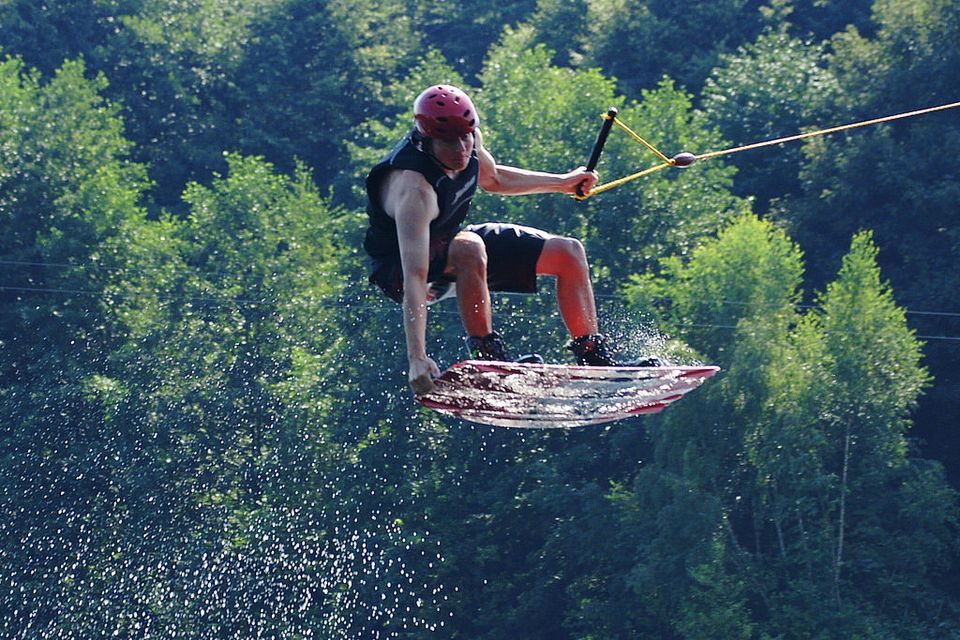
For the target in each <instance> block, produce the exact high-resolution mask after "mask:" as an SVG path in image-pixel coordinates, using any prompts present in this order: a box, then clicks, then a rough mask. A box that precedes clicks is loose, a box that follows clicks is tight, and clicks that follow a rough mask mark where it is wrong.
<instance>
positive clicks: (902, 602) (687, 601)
mask: <svg viewBox="0 0 960 640" xmlns="http://www.w3.org/2000/svg"><path fill="white" fill-rule="evenodd" d="M876 256H877V250H876V247H875V246H874V245H873V244H872V241H871V239H870V237H869V235H867V234H861V235H858V236H856V237H855V238H854V240H853V244H852V247H851V250H850V253H849V254H848V256H847V257H846V258H845V260H844V266H843V268H842V269H841V271H840V273H839V275H838V277H837V279H836V281H834V282H833V283H832V284H831V285H830V286H829V287H828V288H827V290H826V292H825V293H824V294H823V295H822V296H821V297H820V298H819V300H818V302H819V305H818V307H817V308H816V309H814V310H811V311H809V312H808V313H806V314H803V315H800V314H799V313H798V311H797V307H796V302H797V300H798V299H799V291H798V286H799V284H800V281H801V273H802V271H801V268H802V262H801V260H800V253H799V250H798V249H797V247H796V245H794V244H793V243H792V242H791V241H790V240H789V239H788V238H787V237H786V235H785V234H784V233H783V232H782V231H777V230H775V228H774V227H773V226H772V225H771V223H769V222H760V221H757V220H756V219H755V218H751V217H749V216H747V217H744V218H742V219H740V220H738V221H737V222H736V223H734V224H733V225H731V226H730V227H729V228H728V229H726V230H725V231H724V232H723V233H721V235H720V236H718V238H717V240H716V241H711V242H707V243H705V244H704V245H703V246H702V247H700V248H699V249H697V250H696V251H695V252H694V254H693V256H692V258H691V260H690V261H689V263H682V262H680V261H679V260H670V261H668V263H667V265H666V269H665V270H664V276H663V277H662V278H652V277H647V278H644V279H637V280H636V281H635V282H634V284H633V285H631V287H629V288H628V295H630V296H631V298H632V299H633V300H634V301H635V303H636V304H640V305H646V304H647V303H648V301H649V300H650V297H651V296H655V297H660V298H667V299H669V300H670V301H671V307H672V308H671V309H670V311H669V313H668V314H667V315H665V316H664V322H665V323H666V324H667V326H671V325H672V326H676V327H677V328H678V329H681V328H682V327H683V325H690V326H691V327H692V328H691V329H688V330H687V331H684V332H683V333H682V335H685V337H686V338H687V339H689V340H690V342H691V344H693V345H706V347H703V348H705V349H707V352H708V353H710V354H712V355H711V360H713V361H718V362H721V363H726V367H725V368H726V369H727V371H726V373H725V376H724V378H723V379H721V380H720V381H718V382H717V383H716V384H711V385H710V386H708V387H707V388H705V389H703V390H701V391H698V395H697V402H699V403H701V404H700V406H696V403H695V402H694V401H693V400H694V399H693V398H691V399H690V400H689V401H688V400H685V401H684V402H683V403H681V404H680V405H678V406H676V407H673V408H671V410H670V412H669V413H665V414H664V415H663V417H662V421H663V429H662V431H659V432H658V433H659V434H660V435H658V436H656V437H655V439H654V442H655V445H656V453H655V463H654V464H653V465H651V466H650V467H648V468H647V471H646V478H645V483H646V484H642V485H641V484H638V485H636V489H635V493H634V497H633V498H632V499H633V500H637V499H641V498H643V497H644V496H650V497H654V498H655V501H654V502H652V503H649V502H647V503H640V504H643V506H644V507H645V508H643V509H637V510H636V511H635V512H634V513H638V514H646V513H650V514H658V515H656V516H653V515H651V516H647V517H644V516H642V515H641V516H634V517H635V518H639V519H640V520H641V521H643V520H646V521H647V522H648V524H647V525H646V526H647V527H650V529H649V533H648V534H647V535H646V536H645V537H644V539H645V540H649V541H650V542H648V543H647V544H646V545H645V547H644V548H645V549H646V551H645V552H644V554H642V555H641V554H638V555H637V557H638V558H640V559H642V561H641V566H642V567H644V572H645V573H643V574H641V575H647V572H651V571H653V572H657V571H659V573H654V574H653V575H654V578H653V579H652V580H651V581H650V582H649V583H645V585H644V588H645V589H647V590H649V591H650V596H649V597H650V598H652V597H653V594H654V593H656V592H655V585H657V584H658V583H659V580H661V579H666V576H674V578H673V579H674V581H675V582H674V586H673V588H672V589H670V593H672V594H673V598H672V599H671V598H668V599H666V600H663V599H662V598H661V600H660V602H661V603H662V604H661V606H662V607H663V608H662V609H661V611H660V613H659V615H661V616H664V617H665V619H673V618H675V617H676V615H675V614H676V608H677V607H679V608H680V610H681V611H682V612H683V616H682V617H681V618H680V624H681V625H689V626H686V627H684V628H685V629H687V631H690V630H692V629H693V628H694V627H693V626H692V625H693V624H694V622H696V621H701V622H702V621H703V620H708V619H712V617H713V616H720V617H723V616H730V615H735V616H737V619H739V620H740V621H742V623H743V624H744V625H745V626H742V627H740V628H739V630H740V631H743V630H744V629H746V628H747V627H749V626H753V627H754V629H755V631H757V632H762V633H766V634H768V635H769V636H771V637H777V636H783V637H805V634H812V633H820V634H821V635H822V637H845V636H847V635H849V634H850V633H852V632H853V630H855V629H861V630H862V629H871V630H872V631H871V633H872V634H873V635H874V636H876V637H899V636H902V635H904V634H912V635H916V636H918V637H935V636H936V634H937V633H938V631H937V629H942V628H951V624H953V623H952V622H951V620H953V618H954V616H955V612H953V611H951V610H950V608H949V606H948V605H947V604H946V602H947V599H948V596H947V595H946V594H945V593H944V591H943V588H944V583H943V579H944V577H945V576H946V575H947V574H948V572H949V567H950V566H951V565H952V563H953V562H954V561H955V559H956V549H955V548H954V546H953V543H952V542H951V540H952V536H951V533H950V531H951V530H952V528H953V527H955V526H956V517H957V499H956V495H955V493H954V492H952V491H951V490H950V489H949V487H948V485H947V484H946V482H945V478H944V475H943V471H942V468H940V466H939V465H937V464H935V463H931V462H930V461H926V460H921V459H918V458H916V457H915V455H916V454H915V452H913V451H912V450H911V448H910V446H909V443H908V442H907V440H906V439H905V434H906V432H907V429H908V428H909V427H910V424H911V423H910V419H909V412H910V410H911V408H912V407H914V406H915V404H916V401H917V397H918V395H919V393H920V391H921V389H922V387H923V386H924V385H925V384H926V382H927V374H926V372H925V370H924V369H923V368H922V367H921V366H920V351H919V344H918V343H917V341H916V339H915V338H914V337H913V334H912V332H911V331H910V330H909V329H908V328H907V327H906V322H905V315H904V312H903V309H902V308H899V307H897V305H896V304H895V303H894V301H893V297H892V293H891V291H890V289H889V286H888V285H886V284H884V283H882V282H881V280H880V277H879V268H878V266H877V263H876ZM703 325H707V326H703ZM731 330H732V333H731ZM724 332H726V336H727V338H726V339H724ZM704 416H706V417H704ZM650 476H653V477H663V478H668V477H672V478H675V480H674V481H673V483H672V484H668V483H665V482H660V483H659V484H655V483H653V482H652V481H651V480H650ZM681 478H682V480H681ZM638 480H639V476H638ZM657 486H660V487H670V488H673V487H676V488H675V489H673V491H669V490H667V491H665V490H664V489H663V488H661V489H660V490H659V491H657V490H655V489H654V487H657ZM696 492H701V493H702V495H700V497H698V498H697V502H699V503H700V504H701V505H704V504H715V505H716V506H715V507H713V508H712V509H710V510H706V509H703V508H701V509H700V511H699V512H698V511H696V510H693V509H690V508H688V507H686V508H685V507H684V506H683V504H684V501H685V500H686V499H687V496H689V495H690V494H691V493H694V494H696ZM921 495H922V496H923V497H922V498H920V497H919V496H921ZM646 499H647V500H649V499H650V498H649V497H647V498H646ZM909 500H920V501H921V502H922V503H923V504H924V505H926V506H928V507H929V505H930V504H931V502H930V501H932V502H934V503H936V504H938V505H939V506H937V507H935V508H933V509H932V511H931V512H929V513H931V514H933V513H935V514H936V515H933V516H932V517H930V518H923V519H922V521H918V520H917V518H916V517H915V516H914V515H911V514H912V513H914V511H913V509H912V507H910V508H908V507H907V502H906V501H909ZM710 501H713V502H712V503H711V502H710ZM672 509H680V510H681V513H683V514H684V515H683V516H682V517H681V518H680V519H679V520H677V521H674V520H669V521H665V516H664V515H663V514H664V513H667V512H669V511H665V510H672ZM680 521H682V522H685V523H687V524H686V526H688V527H689V526H692V523H694V522H699V523H700V530H701V532H702V533H701V534H699V535H701V536H702V537H701V538H700V542H701V545H702V544H706V542H707V541H708V540H709V539H711V534H708V533H707V532H710V531H713V532H719V533H715V534H714V535H715V536H717V537H713V538H712V539H714V540H719V541H720V542H721V544H722V547H720V548H722V549H723V550H724V551H723V553H722V554H721V556H719V557H718V556H714V559H713V561H712V562H708V561H707V558H708V557H709V556H704V555H703V554H702V550H703V547H702V546H698V545H696V544H694V543H693V541H691V540H685V541H684V542H683V544H676V543H675V542H674V541H673V539H672V538H675V537H676V536H677V534H676V531H677V530H678V529H677V527H679V525H678V524H677V522H680ZM654 541H656V545H654ZM717 548H718V547H714V549H715V550H716V549H717ZM897 550H899V552H898V551H897ZM698 553H700V554H701V555H699V556H698V555H697V554H698ZM671 558H674V559H679V560H680V561H682V562H684V563H685V565H675V566H674V568H673V569H672V570H671V569H669V568H667V569H666V570H664V569H663V567H664V566H666V567H669V566H670V565H669V564H666V565H665V564H664V563H667V562H669V561H670V560H671ZM676 561H677V560H674V562H676ZM682 566H686V567H688V570H689V572H690V573H689V576H690V578H691V579H692V580H690V581H687V582H684V581H680V580H679V578H678V577H677V576H680V575H682V574H683V569H681V567H682ZM693 567H697V568H696V569H693ZM881 574H883V575H884V578H883V579H881V578H880V575H881ZM921 574H922V575H923V576H926V577H921ZM657 576H660V577H659V578H658V577H657ZM879 583H883V586H880V584H879ZM908 584H913V585H918V586H917V588H916V590H915V592H914V593H912V594H908V593H905V592H901V591H900V590H901V589H904V588H907V587H906V585H908ZM919 585H922V586H919ZM724 598H727V599H726V600H725V599H724ZM731 598H732V600H731ZM894 600H895V601H897V602H898V603H899V604H898V605H897V606H893V605H892V602H893V601H894ZM652 601H653V600H651V602H652ZM931 601H933V602H938V603H943V607H944V608H937V607H933V608H930V607H926V608H925V607H924V606H923V605H920V604H919V603H921V602H931ZM681 602H682V603H683V604H680V603H681ZM743 607H747V608H746V609H744V608H743ZM747 611H749V615H746V614H745V612H747ZM716 619H720V618H716ZM944 625H945V626H944ZM734 632H735V631H734Z"/></svg>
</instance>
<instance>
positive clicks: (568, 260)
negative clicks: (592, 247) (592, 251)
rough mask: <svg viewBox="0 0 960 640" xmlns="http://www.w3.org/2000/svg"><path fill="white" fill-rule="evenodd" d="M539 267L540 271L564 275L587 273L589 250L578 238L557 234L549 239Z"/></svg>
mask: <svg viewBox="0 0 960 640" xmlns="http://www.w3.org/2000/svg"><path fill="white" fill-rule="evenodd" d="M540 258H541V260H540V263H539V264H538V267H541V269H542V270H540V271H539V272H540V273H547V274H552V275H563V274H572V273H581V274H582V273H585V272H586V271H587V270H588V265H587V252H586V250H585V249H584V248H583V243H582V242H580V241H579V240H577V239H576V238H564V237H560V236H555V237H553V238H550V239H549V240H547V242H546V244H545V245H544V247H543V253H542V254H541V256H540Z"/></svg>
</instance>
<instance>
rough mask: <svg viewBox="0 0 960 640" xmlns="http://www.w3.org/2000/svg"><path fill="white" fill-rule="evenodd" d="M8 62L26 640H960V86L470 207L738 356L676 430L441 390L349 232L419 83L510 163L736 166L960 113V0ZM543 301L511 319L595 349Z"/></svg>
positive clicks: (76, 19)
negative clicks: (517, 414) (612, 124)
mask: <svg viewBox="0 0 960 640" xmlns="http://www.w3.org/2000/svg"><path fill="white" fill-rule="evenodd" d="M0 53H2V56H3V57H2V59H0V300H2V304H0V635H2V636H3V637H9V638H18V639H19V638H23V639H26V638H82V639H91V638H106V637H127V638H238V639H240V638H244V639H245V638H254V637H263V638H319V639H326V638H344V639H351V640H352V639H359V638H427V637H431V638H432V637H437V638H470V639H472V640H478V639H490V640H505V639H511V640H512V639H519V638H531V639H532V638H542V639H549V640H562V639H574V638H576V639H580V640H588V639H589V640H601V639H603V640H612V639H620V638H664V639H671V640H673V639H681V638H682V639H688V640H695V639H710V640H719V639H726V638H730V639H734V638H736V639H744V640H746V639H757V640H773V639H784V640H787V639H801V638H802V639H814V638H815V639H833V638H837V639H841V638H842V639H844V640H847V639H853V638H858V639H902V638H915V639H923V638H929V639H931V640H932V639H942V638H950V637H960V611H958V609H960V606H958V602H960V600H958V598H960V579H958V572H957V565H958V560H960V550H958V539H960V538H958V519H957V518H958V500H957V488H958V487H960V434H958V431H957V422H958V416H960V376H958V374H957V370H958V365H960V304H958V303H957V300H956V293H957V292H958V291H960V224H958V222H960V153H958V149H960V110H949V111H943V112H939V113H935V114H930V115H926V116H922V117H916V118H910V119H905V120H898V121H896V122H893V123H889V124H884V125H881V126H873V127H868V128H862V129H856V130H851V131H846V132H843V133H839V134H835V135H831V136H827V137H817V138H812V139H809V140H807V141H804V142H802V143H793V144H788V145H781V146H776V147H768V148H765V149H761V150H757V151H751V152H747V153H742V154H736V155H732V156H725V157H721V158H717V159H712V160H706V161H703V162H700V163H697V164H696V165H694V166H693V167H690V168H689V169H685V170H669V171H663V172H658V173H656V174H654V175H651V176H648V177H646V178H643V179H641V180H638V181H636V182H632V183H630V184H628V185H625V186H622V187H619V188H617V189H614V190H611V191H608V192H606V193H603V194H600V195H597V196H596V197H594V198H591V199H589V200H587V201H585V202H582V203H579V202H576V201H574V200H572V199H570V198H567V197H564V196H559V195H544V196H529V197H523V198H501V197H494V196H490V195H486V194H481V195H479V196H478V197H477V198H476V200H475V203H474V209H473V215H472V220H473V221H482V220H488V219H491V220H505V221H512V222H518V223H524V224H531V225H535V226H538V227H541V228H544V229H547V230H550V231H553V232H556V233H563V234H569V235H575V236H577V237H579V238H581V239H582V240H583V242H584V244H585V245H586V247H587V250H588V253H589V255H590V256H591V261H592V267H593V272H594V276H595V287H596V290H597V293H598V297H599V300H600V305H601V311H602V316H603V319H602V325H603V327H602V328H603V329H604V330H605V331H607V332H608V333H610V334H611V335H613V336H615V337H616V338H617V339H618V340H619V341H620V343H621V345H622V354H623V355H625V356H629V355H638V354H640V353H644V352H648V351H651V350H652V351H658V352H660V353H662V354H665V355H668V356H669V357H670V358H672V359H674V360H675V361H678V362H681V363H682V362H690V363H692V362H710V363H715V364H718V365H720V366H721V367H723V369H724V371H723V373H722V374H721V375H720V376H718V377H717V378H715V379H714V380H711V381H710V382H709V383H708V384H706V385H705V386H704V387H703V388H701V389H699V390H698V391H696V392H695V393H693V394H691V395H690V396H689V397H688V398H686V399H685V400H684V401H683V402H681V403H679V404H677V405H676V406H674V407H671V408H670V409H669V410H667V411H666V412H664V413H663V414H661V415H658V416H653V417H645V418H636V419H632V420H629V421H623V422H619V423H615V424H612V425H609V426H603V427H598V428H584V429H570V430H555V431H542V432H541V431H524V430H511V429H496V428H489V427H483V426H479V425H472V424H469V423H463V422H459V421H456V420H453V419H448V418H445V417H442V416H440V415H438V414H436V413H432V412H429V411H426V410H424V409H421V408H419V407H418V405H417V404H416V403H415V402H413V400H412V397H411V395H410V393H409V390H408V388H407V386H406V376H405V373H404V368H405V365H406V359H405V356H404V349H403V342H402V341H403V335H402V328H401V325H400V317H399V311H398V309H397V308H396V307H395V306H394V305H392V304H391V303H389V302H388V301H385V300H384V299H382V298H380V297H378V296H377V295H375V292H374V291H373V290H372V289H371V287H370V286H369V285H367V284H366V281H365V264H364V259H363V255H362V251H361V250H360V248H359V246H360V241H361V237H362V233H363V230H364V226H365V215H364V213H363V190H362V180H363V177H364V176H365V174H366V172H367V171H368V170H369V168H370V167H371V166H372V165H373V163H375V162H376V161H377V159H378V158H380V157H381V156H382V155H383V154H384V153H385V152H386V151H387V150H388V149H389V148H390V147H391V146H392V144H393V143H394V142H395V140H396V139H397V138H398V137H399V136H401V135H402V134H403V133H404V132H405V131H407V130H408V128H409V126H410V123H411V113H410V105H411V102H412V100H413V97H414V96H415V95H416V94H417V93H418V92H419V91H420V90H421V89H422V88H424V87H425V86H427V85H428V84H431V83H438V82H444V83H453V84H457V85H458V86H461V87H462V88H464V89H466V90H467V91H468V92H470V94H471V95H472V97H473V99H474V101H475V102H476V103H477V105H478V108H479V110H480V113H481V117H482V119H483V125H482V126H483V129H484V134H485V141H486V144H487V146H488V147H489V148H490V150H491V151H492V152H493V154H494V156H495V157H496V158H497V159H498V160H499V161H500V162H502V163H505V164H512V165H516V166H523V167H528V168H533V169H541V170H549V171H566V170H569V169H572V168H574V167H576V166H577V165H580V164H583V163H584V162H585V159H586V156H587V154H588V152H589V150H590V146H591V145H592V142H593V140H594V138H595V136H596V132H597V130H598V128H599V125H600V122H601V116H602V114H603V113H605V111H606V109H607V108H608V107H609V106H616V107H618V108H619V109H620V117H621V119H622V120H623V121H624V122H625V123H627V124H628V125H629V126H630V127H631V128H633V129H635V130H636V131H637V132H639V133H640V134H641V135H643V136H644V137H645V138H647V139H648V140H650V141H651V142H652V143H653V144H655V145H656V146H657V147H659V148H660V149H662V150H664V151H665V152H666V153H667V154H668V155H672V154H673V153H676V152H679V151H690V152H693V153H704V152H707V151H712V150H719V149H724V148H728V147H731V146H734V145H739V144H746V143H751V142H756V141H759V140H764V139H770V138H775V137H779V136H785V135H790V134H794V133H797V132H799V131H807V130H813V129H818V128H822V127H826V126H831V125H838V124H844V123H850V122H856V121H860V120H865V119H869V118H874V117H879V116H884V115H889V114H894V113H899V112H904V111H909V110H913V109H919V108H923V107H929V106H934V105H940V104H946V103H950V102H955V101H957V100H960V89H958V87H960V4H958V3H956V2H953V1H951V0H875V1H873V2H870V1H867V0H846V1H842V2H841V1H839V0H770V1H769V2H759V1H755V0H709V1H708V0H702V1H701V0H688V1H687V2H683V3H677V2H666V1H663V0H594V1H591V2H586V1H582V0H572V1H560V0H525V1H517V2H493V1H489V0H488V1H482V0H476V1H473V2H462V3H452V2H426V1H416V0H410V1H407V2H400V1H396V0H371V1H369V2H364V3H353V2H346V1H341V0H326V1H322V0H46V1H45V2H40V1H39V0H2V1H0ZM656 162H657V160H656V158H655V157H653V156H652V155H651V154H650V153H649V152H648V151H647V150H645V149H644V148H643V147H642V146H640V145H639V144H637V143H636V142H635V141H633V140H631V139H630V138H628V137H627V136H626V135H625V134H623V132H620V131H618V130H614V132H613V134H612V135H611V138H610V141H609V142H608V145H607V148H606V150H605V152H604V156H603V159H602V160H601V163H600V167H599V170H600V172H601V180H610V179H613V178H616V177H619V176H622V175H625V174H628V173H632V172H634V171H637V170H639V169H642V168H644V167H646V166H649V165H652V164H655V163H656ZM543 284H544V286H543V293H542V294H538V295H536V296H532V297H517V296H496V300H495V313H496V314H497V323H498V328H499V330H500V331H501V333H503V334H504V335H505V336H506V338H507V341H508V344H510V346H511V348H512V349H514V350H515V351H516V352H525V351H540V352H541V353H543V354H544V355H545V356H547V357H548V359H549V360H552V361H557V362H567V361H569V354H568V353H566V352H565V350H564V349H563V345H564V343H565V336H564V332H563V328H562V324H561V323H560V321H559V319H558V317H557V315H556V313H555V310H554V305H553V302H552V300H551V297H552V296H551V292H550V288H551V287H550V286H549V283H547V282H545V283H543ZM460 333H461V330H460V327H459V320H458V318H457V314H456V310H455V306H454V305H450V306H441V307H439V308H435V309H434V311H433V312H432V315H431V326H430V330H429V339H430V351H431V353H432V355H433V356H434V357H435V358H436V359H437V360H438V361H440V363H441V365H449V364H451V363H452V362H455V361H456V360H458V359H461V358H462V356H463V353H462V342H461V338H460Z"/></svg>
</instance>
